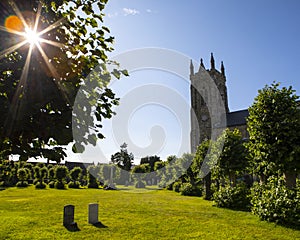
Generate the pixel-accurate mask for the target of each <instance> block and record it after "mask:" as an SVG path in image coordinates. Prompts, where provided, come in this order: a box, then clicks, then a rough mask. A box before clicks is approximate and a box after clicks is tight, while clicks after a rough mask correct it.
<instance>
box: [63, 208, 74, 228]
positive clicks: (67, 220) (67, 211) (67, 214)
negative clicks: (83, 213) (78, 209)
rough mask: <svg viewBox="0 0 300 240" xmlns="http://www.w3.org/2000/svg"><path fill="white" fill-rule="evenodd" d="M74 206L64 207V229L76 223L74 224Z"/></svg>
mask: <svg viewBox="0 0 300 240" xmlns="http://www.w3.org/2000/svg"><path fill="white" fill-rule="evenodd" d="M74 212H75V207H74V205H66V206H64V220H63V224H64V226H65V227H68V226H74V225H76V223H75V222H74Z"/></svg>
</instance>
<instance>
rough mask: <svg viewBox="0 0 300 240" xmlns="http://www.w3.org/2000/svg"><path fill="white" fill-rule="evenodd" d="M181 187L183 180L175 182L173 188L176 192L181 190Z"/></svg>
mask: <svg viewBox="0 0 300 240" xmlns="http://www.w3.org/2000/svg"><path fill="white" fill-rule="evenodd" d="M180 187H181V182H175V183H174V184H173V190H174V191H175V192H180Z"/></svg>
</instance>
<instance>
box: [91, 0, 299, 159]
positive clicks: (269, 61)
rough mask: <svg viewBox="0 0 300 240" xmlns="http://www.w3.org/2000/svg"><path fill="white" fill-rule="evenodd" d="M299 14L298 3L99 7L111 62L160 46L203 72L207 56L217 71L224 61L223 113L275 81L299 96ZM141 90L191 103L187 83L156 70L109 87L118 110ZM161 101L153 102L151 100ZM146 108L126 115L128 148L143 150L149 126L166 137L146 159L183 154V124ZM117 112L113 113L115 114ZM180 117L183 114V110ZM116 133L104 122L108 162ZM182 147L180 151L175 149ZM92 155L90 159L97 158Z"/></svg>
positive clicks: (143, 1)
mask: <svg viewBox="0 0 300 240" xmlns="http://www.w3.org/2000/svg"><path fill="white" fill-rule="evenodd" d="M299 12H300V1H297V0H286V1H279V0H272V1H271V0H264V1H259V0H252V1H237V0H226V1H224V0H209V1H208V0H207V1H203V0H189V1H176V0H172V1H171V0H164V1H161V0H122V1H117V0H110V1H109V2H108V4H107V6H106V8H105V14H106V16H105V18H104V24H105V25H106V26H108V27H109V28H110V30H111V35H113V36H114V37H115V44H114V48H115V51H114V52H113V53H112V54H110V56H111V57H114V56H116V55H118V54H121V53H123V52H127V51H131V50H133V49H140V48H146V47H158V48H166V49H171V50H174V51H177V52H180V53H182V54H184V55H185V56H188V57H189V58H191V59H194V60H196V61H199V59H200V58H203V60H204V64H205V66H206V67H207V68H208V67H209V58H210V53H211V52H213V53H214V56H215V60H216V67H217V68H219V66H220V62H221V61H224V65H225V69H226V77H227V90H228V99H229V108H230V110H231V111H235V110H239V109H245V108H247V107H249V106H250V105H251V104H252V103H253V100H254V98H255V96H256V95H257V91H258V90H259V89H261V88H263V87H264V86H265V85H266V84H271V83H272V82H273V81H278V82H281V83H282V85H283V86H289V85H292V86H293V88H294V89H295V90H296V91H297V93H298V94H300V83H299V73H298V69H299V65H300V61H299V57H300V44H299V43H300V27H299V23H300V14H299ZM186 67H187V68H188V66H186ZM196 68H198V66H196ZM147 84H157V85H162V86H164V87H165V88H167V89H171V90H172V91H174V92H176V93H178V94H179V96H181V97H182V99H183V100H182V99H181V100H182V101H186V102H187V103H189V86H188V83H187V81H186V79H182V78H180V77H178V76H174V74H171V73H165V72H162V71H159V70H149V69H144V70H140V71H136V72H131V74H130V77H129V78H122V79H121V80H119V81H116V82H113V83H112V84H111V87H112V89H114V91H115V92H116V94H117V95H118V96H120V97H121V105H120V107H121V106H122V97H125V96H126V94H129V93H132V92H133V91H136V90H137V88H138V87H141V86H145V85H147ZM162 97H163V96H157V101H158V102H159V101H160V99H161V98H162ZM138 100H139V97H137V101H138ZM145 106H146V105H142V104H141V106H140V107H139V108H138V109H135V110H132V114H131V118H130V119H129V120H130V121H129V123H128V127H127V129H125V130H126V131H128V135H129V136H130V141H131V142H132V144H135V145H137V146H140V147H147V146H148V145H149V144H151V134H150V133H151V126H156V125H158V126H160V127H161V128H162V130H164V131H165V135H166V136H165V141H164V144H163V145H162V146H161V149H160V150H159V151H158V152H153V153H151V152H149V155H152V154H157V155H160V156H161V157H162V158H163V159H165V158H166V156H168V155H170V154H175V155H176V154H177V155H180V154H182V151H183V152H187V151H189V139H182V136H183V134H182V131H183V130H184V131H186V126H187V127H189V120H188V119H187V120H186V119H185V121H186V122H181V120H180V119H179V118H180V117H178V116H176V114H175V115H174V113H172V109H170V108H164V107H162V106H158V105H157V104H156V105H155V104H152V105H151V104H148V105H147V107H148V109H147V108H146V107H145ZM118 111H119V109H118V108H117V109H116V112H117V115H118ZM186 112H187V115H188V114H189V113H188V109H186ZM124 121H128V119H124ZM183 125H185V126H184V127H183ZM112 128H113V130H112ZM116 129H118V126H116V125H113V120H112V121H105V123H104V133H105V134H106V137H107V139H106V140H104V141H100V142H99V148H101V151H102V152H103V154H104V156H106V158H110V157H109V156H110V155H111V154H112V153H114V152H116V151H117V150H118V146H119V145H120V141H122V140H120V139H117V138H118V136H116V134H117V133H112V132H113V131H115V130H116ZM156 130H157V129H156ZM154 131H155V129H154ZM188 131H189V130H188ZM158 132H159V130H158ZM159 134H160V133H159ZM159 134H158V136H160V135H159ZM154 135H155V134H154ZM161 137H163V136H161ZM152 140H153V139H152ZM124 141H127V142H128V141H129V140H126V139H124ZM154 141H155V139H154ZM182 142H184V150H182V149H181V150H179V148H180V147H179V145H182ZM132 144H129V146H128V147H129V151H131V150H134V149H135V148H134V147H133V146H132ZM92 152H93V151H92ZM92 152H91V155H90V156H92V155H95V154H94V153H92ZM146 153H147V152H145V155H148V153H147V154H146ZM86 154H87V155H86V156H88V153H86ZM101 154H102V153H101ZM101 154H100V155H101ZM133 154H135V153H134V152H133ZM97 156H99V154H97ZM90 159H92V158H90Z"/></svg>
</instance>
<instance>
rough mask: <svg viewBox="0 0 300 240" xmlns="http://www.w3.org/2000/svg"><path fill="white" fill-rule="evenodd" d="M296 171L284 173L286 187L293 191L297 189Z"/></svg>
mask: <svg viewBox="0 0 300 240" xmlns="http://www.w3.org/2000/svg"><path fill="white" fill-rule="evenodd" d="M296 178H297V173H296V171H286V172H285V173H284V179H285V185H286V187H287V188H289V189H293V188H295V187H296Z"/></svg>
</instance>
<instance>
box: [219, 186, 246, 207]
mask: <svg viewBox="0 0 300 240" xmlns="http://www.w3.org/2000/svg"><path fill="white" fill-rule="evenodd" d="M213 200H214V201H215V203H216V205H217V207H222V208H230V209H236V210H245V211H249V210H250V190H249V189H248V188H247V186H246V184H245V183H240V184H238V185H237V186H236V187H231V186H226V187H221V188H220V189H219V191H216V192H214V194H213Z"/></svg>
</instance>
